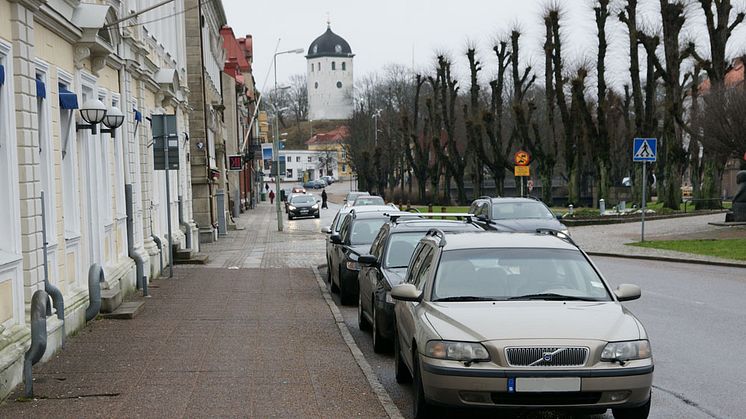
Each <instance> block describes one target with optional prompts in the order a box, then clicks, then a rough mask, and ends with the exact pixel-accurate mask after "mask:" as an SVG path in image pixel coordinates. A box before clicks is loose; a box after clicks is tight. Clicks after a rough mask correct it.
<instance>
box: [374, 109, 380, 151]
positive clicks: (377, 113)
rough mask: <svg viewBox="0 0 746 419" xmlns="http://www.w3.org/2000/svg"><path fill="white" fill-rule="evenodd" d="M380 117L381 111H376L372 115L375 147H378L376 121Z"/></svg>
mask: <svg viewBox="0 0 746 419" xmlns="http://www.w3.org/2000/svg"><path fill="white" fill-rule="evenodd" d="M380 117H381V109H378V110H376V113H374V114H373V122H374V125H375V130H376V132H375V133H374V134H373V138H374V141H375V146H376V147H378V119H379V118H380Z"/></svg>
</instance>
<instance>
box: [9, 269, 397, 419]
mask: <svg viewBox="0 0 746 419" xmlns="http://www.w3.org/2000/svg"><path fill="white" fill-rule="evenodd" d="M176 273H177V275H176V276H175V278H174V279H173V280H167V279H164V280H159V281H156V282H155V283H154V285H153V287H152V290H151V291H152V295H153V297H152V298H151V299H149V300H148V302H147V304H146V306H145V308H144V310H143V312H142V313H141V314H140V315H139V316H138V317H136V318H135V319H134V320H130V321H116V320H98V321H95V322H93V324H92V325H89V327H87V328H86V329H85V330H84V331H82V332H81V333H80V334H79V335H78V336H75V337H73V338H71V339H69V341H68V343H67V347H66V348H65V349H64V350H63V351H62V352H60V353H59V354H58V355H57V356H56V357H55V358H54V359H52V360H51V361H49V362H47V363H45V364H40V365H38V366H37V367H35V369H34V377H35V379H36V382H35V386H34V387H35V395H36V396H37V397H41V398H40V399H37V400H34V401H30V402H18V401H15V399H16V398H18V397H19V396H21V395H22V387H21V388H18V389H17V390H16V392H15V393H14V394H13V395H11V397H10V398H9V399H8V400H9V401H8V402H6V404H5V405H3V406H0V417H3V418H6V417H7V418H18V417H45V418H46V417H76V418H83V417H214V416H223V417H225V416H228V417H261V418H265V417H325V418H328V417H340V418H341V417H366V418H372V417H385V416H386V415H385V412H384V410H383V408H382V406H381V404H380V403H379V401H378V399H377V398H376V397H375V395H374V393H373V392H372V390H371V388H370V386H369V384H368V382H367V381H366V379H365V377H364V375H363V373H362V372H361V370H360V369H359V367H358V365H357V364H356V363H355V360H354V358H353V356H352V354H351V353H350V350H349V349H348V347H347V346H346V345H345V343H344V340H343V338H342V336H341V335H340V333H339V330H338V328H337V327H336V324H335V322H334V320H333V318H332V315H331V313H330V311H329V307H328V306H327V305H326V303H325V302H324V299H323V298H322V295H321V292H320V290H319V288H318V284H317V282H316V280H315V277H314V276H313V273H312V271H311V270H310V269H241V270H228V269H210V268H201V269H177V271H176Z"/></svg>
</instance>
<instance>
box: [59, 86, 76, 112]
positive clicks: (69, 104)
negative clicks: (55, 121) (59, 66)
mask: <svg viewBox="0 0 746 419" xmlns="http://www.w3.org/2000/svg"><path fill="white" fill-rule="evenodd" d="M60 108H62V109H78V96H76V95H75V93H73V92H71V91H69V90H67V89H65V88H64V87H62V86H60Z"/></svg>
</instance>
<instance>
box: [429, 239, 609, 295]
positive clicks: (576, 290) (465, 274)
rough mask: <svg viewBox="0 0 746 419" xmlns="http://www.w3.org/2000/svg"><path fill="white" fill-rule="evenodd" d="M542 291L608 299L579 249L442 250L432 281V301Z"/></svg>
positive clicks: (605, 290) (602, 286)
mask: <svg viewBox="0 0 746 419" xmlns="http://www.w3.org/2000/svg"><path fill="white" fill-rule="evenodd" d="M545 293H552V294H560V295H566V296H571V297H577V298H587V299H592V300H597V301H611V296H610V295H609V292H608V290H607V289H606V286H605V285H604V283H603V281H602V280H601V278H600V277H599V275H598V273H597V272H596V271H595V269H593V266H591V264H590V263H589V262H588V261H587V260H586V259H585V257H584V256H583V255H582V254H581V253H580V252H578V251H573V250H565V249H541V248H525V249H462V250H449V251H445V252H443V255H442V257H441V260H440V265H439V266H438V272H437V274H436V277H435V283H434V286H433V300H437V299H442V298H454V297H462V296H473V297H480V298H490V299H495V300H507V299H510V298H511V297H521V296H525V295H532V294H545Z"/></svg>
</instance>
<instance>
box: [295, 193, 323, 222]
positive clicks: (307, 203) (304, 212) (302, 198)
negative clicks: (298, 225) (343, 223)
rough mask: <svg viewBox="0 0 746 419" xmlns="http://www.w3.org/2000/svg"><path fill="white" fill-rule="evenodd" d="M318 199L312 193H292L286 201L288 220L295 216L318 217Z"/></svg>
mask: <svg viewBox="0 0 746 419" xmlns="http://www.w3.org/2000/svg"><path fill="white" fill-rule="evenodd" d="M320 215H321V213H320V212H319V201H318V199H316V197H315V196H313V195H294V196H293V197H292V198H290V202H288V220H292V219H293V218H295V217H316V218H319V217H320Z"/></svg>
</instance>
